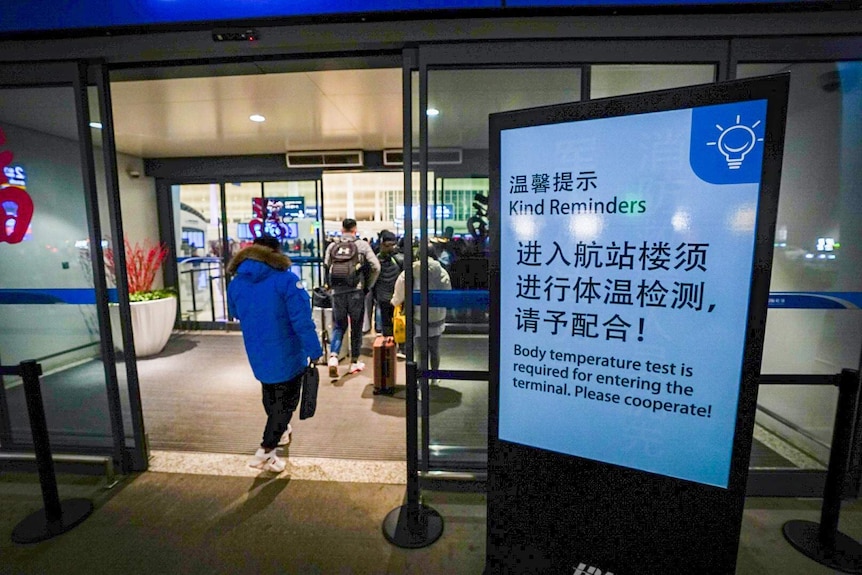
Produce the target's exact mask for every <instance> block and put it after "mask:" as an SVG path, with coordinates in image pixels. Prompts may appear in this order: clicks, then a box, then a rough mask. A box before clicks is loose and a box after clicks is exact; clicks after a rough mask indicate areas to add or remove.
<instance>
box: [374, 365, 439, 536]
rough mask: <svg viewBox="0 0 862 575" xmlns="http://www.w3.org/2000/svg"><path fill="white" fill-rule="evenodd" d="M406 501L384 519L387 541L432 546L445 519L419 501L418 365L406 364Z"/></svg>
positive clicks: (384, 531)
mask: <svg viewBox="0 0 862 575" xmlns="http://www.w3.org/2000/svg"><path fill="white" fill-rule="evenodd" d="M406 368H407V422H406V423H407V502H406V503H405V504H404V505H401V506H400V507H396V508H395V509H393V510H392V511H390V512H389V514H388V515H386V518H385V519H384V520H383V535H384V537H386V540H387V541H389V542H390V543H392V544H393V545H397V546H398V547H404V548H407V549H417V548H420V547H427V546H428V545H431V544H432V543H434V542H435V541H437V539H439V538H440V536H441V535H442V534H443V518H442V517H441V516H440V514H439V513H437V511H435V510H434V509H432V508H431V507H428V506H427V505H425V504H423V503H422V502H421V501H420V493H419V446H418V443H419V428H418V422H417V419H418V413H419V410H418V401H417V400H418V395H417V390H418V388H417V385H416V384H417V381H416V380H417V377H416V373H417V368H416V362H414V361H409V362H407V366H406Z"/></svg>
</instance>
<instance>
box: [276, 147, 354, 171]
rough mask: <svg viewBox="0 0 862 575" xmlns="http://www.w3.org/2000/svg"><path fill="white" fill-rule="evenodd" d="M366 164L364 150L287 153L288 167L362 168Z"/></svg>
mask: <svg viewBox="0 0 862 575" xmlns="http://www.w3.org/2000/svg"><path fill="white" fill-rule="evenodd" d="M364 165H365V163H364V158H363V157H362V150H333V151H331V152H288V153H287V167H288V168H361V167H362V166H364Z"/></svg>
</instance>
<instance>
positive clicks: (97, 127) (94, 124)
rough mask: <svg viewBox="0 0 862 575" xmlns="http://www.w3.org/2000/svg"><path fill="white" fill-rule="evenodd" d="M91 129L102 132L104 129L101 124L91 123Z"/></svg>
mask: <svg viewBox="0 0 862 575" xmlns="http://www.w3.org/2000/svg"><path fill="white" fill-rule="evenodd" d="M90 127H91V128H96V129H97V130H101V129H102V124H101V123H100V122H90Z"/></svg>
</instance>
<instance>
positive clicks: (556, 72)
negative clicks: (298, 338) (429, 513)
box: [415, 68, 581, 469]
mask: <svg viewBox="0 0 862 575" xmlns="http://www.w3.org/2000/svg"><path fill="white" fill-rule="evenodd" d="M417 98H418V96H417ZM580 98H581V71H580V70H579V69H576V68H545V69H521V68H512V69H488V70H432V71H429V73H428V147H429V153H430V156H429V171H430V170H434V172H435V174H436V178H435V180H431V184H429V187H428V203H429V205H434V206H438V207H436V208H432V211H431V212H430V214H429V223H428V228H429V233H428V237H429V238H432V240H431V247H430V249H429V253H430V254H431V257H432V258H435V259H437V260H438V261H439V262H440V263H441V265H442V266H443V268H444V269H445V270H446V271H447V273H448V275H449V279H450V284H451V287H452V290H453V291H454V292H455V293H450V294H445V293H442V294H439V295H435V293H434V291H432V292H431V294H429V297H430V298H431V299H432V303H433V299H434V298H435V297H449V298H452V299H449V300H447V301H446V302H445V304H444V307H446V308H448V309H446V313H445V330H444V333H443V334H442V336H441V337H440V342H439V350H440V352H439V357H440V359H439V369H442V370H476V371H487V370H488V305H489V298H488V257H489V253H488V244H487V224H488V221H487V198H488V123H487V117H488V114H492V113H495V112H503V111H508V110H517V109H521V108H530V107H535V106H544V105H549V104H561V103H565V102H574V101H578V100H579V99H580ZM435 110H436V112H435ZM477 118H480V119H481V121H477ZM448 149H460V150H461V153H462V160H461V164H460V165H458V166H457V169H456V168H453V167H452V166H448V165H447V164H445V163H440V164H437V163H435V162H436V161H437V158H445V156H438V155H437V153H436V150H448ZM441 161H442V160H441ZM447 171H449V172H451V173H452V177H447ZM464 174H474V175H473V176H471V177H464ZM416 223H417V224H418V223H419V222H418V221H417V222H416ZM415 229H416V230H417V232H416V235H419V234H418V226H417V227H416V228H415ZM424 266H428V264H427V263H425V264H424ZM431 277H432V278H433V274H431ZM417 285H418V281H417ZM431 307H437V306H433V305H432V306H431ZM432 329H433V328H432ZM433 333H434V332H433V331H432V334H433ZM432 341H433V339H432ZM416 349H417V351H416V360H417V362H419V363H420V369H421V367H422V366H421V361H422V360H421V356H420V354H419V353H418V349H419V347H418V346H417V348H416ZM430 363H431V365H430V366H429V367H430V368H431V369H434V368H436V367H437V366H436V365H435V363H436V362H435V361H434V359H433V358H431V360H430ZM428 407H429V410H430V420H429V448H430V452H429V457H430V461H429V464H430V465H431V467H432V468H433V467H435V466H436V467H446V468H457V467H468V468H478V469H481V468H484V466H485V465H486V460H487V455H486V446H487V421H488V384H487V382H483V381H479V382H477V381H454V380H446V381H441V382H440V384H439V386H433V387H432V388H431V389H430V391H429V403H428Z"/></svg>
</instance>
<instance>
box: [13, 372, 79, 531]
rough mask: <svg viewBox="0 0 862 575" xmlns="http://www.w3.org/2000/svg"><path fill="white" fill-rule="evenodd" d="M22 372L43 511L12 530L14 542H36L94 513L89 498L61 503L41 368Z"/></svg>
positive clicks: (65, 529) (72, 525) (71, 526)
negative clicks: (44, 403)
mask: <svg viewBox="0 0 862 575" xmlns="http://www.w3.org/2000/svg"><path fill="white" fill-rule="evenodd" d="M19 373H20V375H21V378H22V379H23V380H24V395H25V396H26V400H27V413H28V415H29V416H30V430H31V432H32V434H33V446H34V450H35V454H36V468H37V469H38V471H39V485H40V486H41V488H42V501H43V503H44V505H45V507H44V508H43V509H40V510H39V511H36V512H35V513H32V514H30V515H29V516H27V517H26V518H25V519H24V520H23V521H21V522H20V523H18V525H16V526H15V528H14V529H13V530H12V541H13V542H14V543H36V542H38V541H44V540H46V539H50V538H51V537H55V536H57V535H60V534H61V533H65V532H66V531H69V530H70V529H72V528H73V527H75V526H76V525H78V524H79V523H81V522H82V521H83V520H84V519H86V518H87V517H89V516H90V514H91V513H92V512H93V503H92V502H91V501H90V500H89V499H67V500H66V501H63V502H60V496H59V494H58V492H57V476H56V474H55V472H54V459H53V458H52V457H51V443H50V441H49V440H48V424H47V422H46V420H45V407H44V405H43V404H42V390H41V388H40V385H39V376H40V375H42V366H40V365H39V364H38V363H36V362H35V361H33V360H28V361H24V362H21V364H20V369H19Z"/></svg>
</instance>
